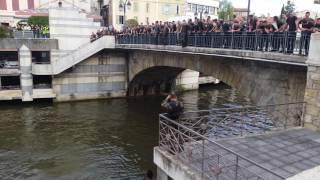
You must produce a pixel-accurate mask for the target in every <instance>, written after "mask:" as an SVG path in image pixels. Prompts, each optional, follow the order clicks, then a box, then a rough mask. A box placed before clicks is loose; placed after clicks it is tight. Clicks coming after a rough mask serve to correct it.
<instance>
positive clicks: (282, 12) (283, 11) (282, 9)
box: [280, 5, 286, 18]
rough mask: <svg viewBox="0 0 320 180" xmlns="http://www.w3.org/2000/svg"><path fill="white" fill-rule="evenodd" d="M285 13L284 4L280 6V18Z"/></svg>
mask: <svg viewBox="0 0 320 180" xmlns="http://www.w3.org/2000/svg"><path fill="white" fill-rule="evenodd" d="M284 14H286V11H285V9H284V5H282V8H281V13H280V18H282V15H284Z"/></svg>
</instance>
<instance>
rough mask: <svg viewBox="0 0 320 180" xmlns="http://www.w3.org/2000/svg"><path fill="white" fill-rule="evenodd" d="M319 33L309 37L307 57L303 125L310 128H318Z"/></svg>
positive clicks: (319, 105)
mask: <svg viewBox="0 0 320 180" xmlns="http://www.w3.org/2000/svg"><path fill="white" fill-rule="evenodd" d="M319 53H320V33H314V34H312V37H311V43H310V51H309V57H308V61H307V64H308V75H307V87H306V91H305V97H304V100H305V102H306V109H305V116H304V117H305V119H304V121H305V126H306V127H308V128H311V129H317V130H319V129H320V56H319V55H320V54H319Z"/></svg>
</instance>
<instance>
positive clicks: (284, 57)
mask: <svg viewBox="0 0 320 180" xmlns="http://www.w3.org/2000/svg"><path fill="white" fill-rule="evenodd" d="M116 48H117V49H128V50H144V51H146V50H150V51H165V52H171V53H184V54H199V55H208V56H218V57H219V56H220V57H230V58H236V59H245V60H256V61H264V62H272V63H281V64H291V65H297V66H307V64H306V61H307V57H305V56H298V55H289V54H281V53H272V52H259V51H249V50H236V49H215V48H203V47H185V48H182V47H181V46H164V45H150V44H148V45H145V44H117V45H116Z"/></svg>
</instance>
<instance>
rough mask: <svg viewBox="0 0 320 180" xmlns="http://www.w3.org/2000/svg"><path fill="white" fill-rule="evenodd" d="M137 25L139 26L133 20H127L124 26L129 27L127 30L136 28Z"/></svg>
mask: <svg viewBox="0 0 320 180" xmlns="http://www.w3.org/2000/svg"><path fill="white" fill-rule="evenodd" d="M138 25H139V23H138V21H137V20H135V19H128V20H127V22H126V26H127V27H129V28H133V27H136V26H138Z"/></svg>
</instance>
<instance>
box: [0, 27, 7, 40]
mask: <svg viewBox="0 0 320 180" xmlns="http://www.w3.org/2000/svg"><path fill="white" fill-rule="evenodd" d="M8 35H9V30H8V28H6V27H4V26H0V38H6V37H8Z"/></svg>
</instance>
